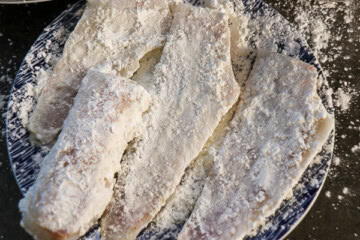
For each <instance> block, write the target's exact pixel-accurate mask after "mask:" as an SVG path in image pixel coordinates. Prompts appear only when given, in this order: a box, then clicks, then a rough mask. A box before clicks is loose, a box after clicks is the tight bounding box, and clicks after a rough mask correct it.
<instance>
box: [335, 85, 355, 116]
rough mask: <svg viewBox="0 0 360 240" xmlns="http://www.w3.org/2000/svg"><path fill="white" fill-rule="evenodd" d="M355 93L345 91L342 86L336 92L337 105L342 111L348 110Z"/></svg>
mask: <svg viewBox="0 0 360 240" xmlns="http://www.w3.org/2000/svg"><path fill="white" fill-rule="evenodd" d="M352 97H353V95H352V94H350V93H345V91H344V90H343V89H342V88H339V89H338V90H337V91H336V92H335V106H336V107H339V108H340V109H341V111H346V110H348V109H349V107H350V104H351V99H352Z"/></svg>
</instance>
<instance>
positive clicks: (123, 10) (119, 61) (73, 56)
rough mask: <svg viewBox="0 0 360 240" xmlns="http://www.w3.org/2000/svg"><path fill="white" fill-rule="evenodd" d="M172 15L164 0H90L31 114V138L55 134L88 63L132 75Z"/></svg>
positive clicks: (164, 31)
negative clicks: (105, 65)
mask: <svg viewBox="0 0 360 240" xmlns="http://www.w3.org/2000/svg"><path fill="white" fill-rule="evenodd" d="M171 21H172V20H171V14H170V10H169V7H168V3H167V0H101V1H99V0H89V1H88V3H87V6H86V10H85V12H84V14H83V16H82V17H81V19H80V21H79V23H78V24H77V26H76V28H75V30H74V31H73V32H72V33H71V35H70V37H69V39H68V40H67V42H66V45H65V48H64V52H63V55H62V57H61V58H60V60H59V61H58V62H57V64H56V65H55V67H54V70H53V72H52V73H51V74H50V76H49V78H48V80H47V82H46V84H45V87H44V89H43V90H42V93H41V95H40V97H39V99H38V103H37V105H36V108H35V110H34V112H33V113H32V115H31V118H30V122H29V130H30V131H31V132H32V133H33V135H34V136H35V138H36V139H38V140H39V141H40V142H41V143H44V144H47V143H50V142H52V141H54V140H55V138H56V136H57V134H58V132H59V131H60V130H61V128H62V125H63V122H64V119H65V118H66V116H67V114H68V112H69V109H70V108H71V105H72V104H73V100H74V97H75V95H76V93H77V91H78V89H79V86H80V84H81V80H82V79H83V77H84V76H85V74H86V72H87V71H88V70H89V69H90V68H91V67H96V66H97V65H99V64H108V65H110V67H111V68H112V69H113V70H115V71H116V73H117V75H118V76H122V77H125V78H129V77H131V76H132V75H133V73H134V72H135V71H136V70H137V69H138V67H139V60H140V59H141V58H142V57H143V56H144V55H145V54H146V53H147V52H149V51H152V50H153V49H156V48H159V47H163V45H164V41H165V40H166V34H167V32H168V30H169V28H170V25H171Z"/></svg>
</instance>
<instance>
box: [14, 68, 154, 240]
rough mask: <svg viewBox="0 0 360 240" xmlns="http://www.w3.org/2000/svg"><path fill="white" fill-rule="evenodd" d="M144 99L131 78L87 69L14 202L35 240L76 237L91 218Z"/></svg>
mask: <svg viewBox="0 0 360 240" xmlns="http://www.w3.org/2000/svg"><path fill="white" fill-rule="evenodd" d="M150 103H151V97H150V95H149V93H148V92H147V91H146V90H145V89H144V88H143V87H142V86H140V85H139V84H137V83H136V82H134V81H132V80H129V79H126V78H122V77H115V75H111V74H109V73H107V71H102V70H98V69H91V70H89V72H88V74H87V75H86V77H85V78H84V79H83V81H82V84H81V87H80V90H79V93H78V94H77V96H76V98H75V101H74V106H73V107H72V108H71V110H70V112H69V115H68V117H67V118H66V120H65V122H64V128H63V130H62V131H61V134H60V136H59V138H58V141H57V142H56V143H55V145H54V147H53V148H52V149H51V151H50V153H49V154H48V155H47V156H46V157H45V159H44V161H43V165H42V167H41V170H40V173H39V176H38V178H37V180H36V182H35V184H34V186H32V187H31V188H30V189H29V191H28V192H27V193H26V195H25V198H24V199H22V200H21V202H20V211H21V212H22V215H23V218H22V226H23V227H24V228H25V229H26V230H27V231H28V232H29V233H30V234H32V235H33V236H34V238H35V239H44V240H51V239H56V240H60V239H77V238H78V237H79V236H81V235H83V234H84V233H86V231H87V230H88V229H89V228H90V227H91V226H92V225H93V224H94V223H96V221H97V220H98V219H99V218H100V217H101V215H102V214H103V212H104V210H105V208H106V206H107V205H108V204H109V202H110V201H111V198H112V195H113V187H114V184H115V178H114V174H115V173H116V172H118V171H119V169H120V159H121V157H122V155H123V153H124V150H125V148H126V147H127V145H128V143H129V142H130V141H132V140H133V139H134V138H135V137H137V136H138V135H139V132H141V126H142V125H141V124H142V121H143V120H142V119H143V114H144V112H145V111H147V109H148V108H149V106H150Z"/></svg>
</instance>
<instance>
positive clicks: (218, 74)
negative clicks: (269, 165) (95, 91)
mask: <svg viewBox="0 0 360 240" xmlns="http://www.w3.org/2000/svg"><path fill="white" fill-rule="evenodd" d="M171 10H172V13H173V14H174V20H173V23H172V27H171V30H170V34H169V36H168V40H167V43H166V44H165V47H164V49H163V53H162V56H161V59H160V62H159V63H158V64H157V65H156V66H155V70H154V73H153V78H151V77H150V78H149V76H148V75H147V77H146V78H147V79H146V80H144V79H140V80H138V81H139V82H142V84H144V86H147V87H146V89H147V90H148V91H149V92H150V93H151V94H152V95H153V96H154V98H155V99H157V100H156V102H157V104H154V106H153V107H152V114H149V115H150V116H151V117H150V119H149V124H148V127H147V131H146V132H145V133H144V136H143V138H142V139H141V140H140V141H138V142H136V143H135V145H134V151H130V152H129V153H128V154H127V155H125V156H124V158H123V161H122V164H123V165H122V170H121V171H120V173H119V177H118V182H117V184H116V186H115V194H114V195H115V196H114V199H113V201H112V202H111V204H110V206H109V207H108V208H107V213H106V214H105V215H104V217H103V218H102V237H103V238H104V239H116V240H121V239H134V238H135V237H136V236H137V235H138V233H139V232H140V231H141V230H142V229H143V228H144V227H146V226H147V224H148V223H149V222H150V221H151V220H152V218H153V217H154V216H155V215H156V213H157V212H159V211H160V209H161V207H162V206H163V205H164V204H165V201H166V200H167V199H168V197H169V196H170V195H171V194H172V193H173V192H174V190H175V188H176V186H177V185H178V184H179V182H180V180H181V177H182V176H183V174H184V171H185V168H186V167H187V166H188V165H189V164H190V163H191V161H192V160H193V159H195V157H196V156H197V155H198V154H199V153H200V151H201V150H202V148H203V147H204V145H205V143H206V141H207V139H208V138H209V137H210V136H211V135H212V133H213V132H214V129H215V128H216V126H217V125H218V124H219V122H220V120H221V118H222V116H223V115H224V114H225V113H226V112H228V110H229V109H230V108H231V107H232V105H233V104H234V103H235V102H236V101H237V99H238V96H239V93H240V89H239V86H238V84H237V83H236V81H235V79H234V74H233V72H232V68H231V59H230V31H229V28H228V18H227V15H226V14H225V13H222V12H219V11H217V10H212V9H206V8H197V7H193V6H191V5H189V4H183V3H178V4H172V9H171ZM145 75H146V74H145ZM150 79H152V82H153V84H152V85H151V84H149V81H150ZM123 166H124V168H123Z"/></svg>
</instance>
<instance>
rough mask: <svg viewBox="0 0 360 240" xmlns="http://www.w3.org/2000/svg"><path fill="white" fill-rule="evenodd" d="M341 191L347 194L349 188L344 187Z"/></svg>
mask: <svg viewBox="0 0 360 240" xmlns="http://www.w3.org/2000/svg"><path fill="white" fill-rule="evenodd" d="M342 192H343V194H345V195H347V194H349V189H348V188H347V187H344V189H343V191H342Z"/></svg>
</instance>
